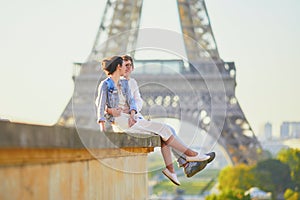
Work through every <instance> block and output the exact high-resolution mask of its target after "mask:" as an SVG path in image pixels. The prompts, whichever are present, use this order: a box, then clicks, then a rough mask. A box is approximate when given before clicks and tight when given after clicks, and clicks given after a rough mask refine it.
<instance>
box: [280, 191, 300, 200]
mask: <svg viewBox="0 0 300 200" xmlns="http://www.w3.org/2000/svg"><path fill="white" fill-rule="evenodd" d="M283 197H284V199H285V200H300V193H299V192H295V191H293V190H291V189H287V190H286V191H285V192H284V195H283Z"/></svg>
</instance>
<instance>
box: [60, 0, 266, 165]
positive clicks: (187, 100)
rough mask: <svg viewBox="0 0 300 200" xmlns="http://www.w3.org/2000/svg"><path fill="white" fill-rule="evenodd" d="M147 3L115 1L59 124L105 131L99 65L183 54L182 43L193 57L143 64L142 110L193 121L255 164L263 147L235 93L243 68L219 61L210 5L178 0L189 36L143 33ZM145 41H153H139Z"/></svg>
mask: <svg viewBox="0 0 300 200" xmlns="http://www.w3.org/2000/svg"><path fill="white" fill-rule="evenodd" d="M142 6H143V0H108V1H107V3H106V7H105V10H104V14H103V17H102V22H101V24H100V27H99V30H98V32H97V35H96V39H95V42H94V45H93V48H92V51H91V53H90V55H89V57H88V59H87V61H86V62H84V63H76V64H75V69H76V70H75V72H76V73H77V74H76V75H75V76H74V77H73V78H74V81H75V89H74V94H73V98H72V99H71V100H70V102H69V103H68V105H67V107H66V109H65V110H64V112H63V114H62V116H61V118H60V119H59V121H58V124H60V125H63V126H75V125H76V126H78V127H82V128H87V129H98V126H97V124H96V115H95V106H94V99H95V92H96V87H97V85H98V83H99V80H101V79H104V77H105V76H104V75H103V73H102V72H101V67H100V64H99V61H101V60H102V59H103V58H105V57H110V56H112V55H122V54H130V55H132V56H134V55H135V53H136V52H137V51H139V50H140V49H143V48H144V49H147V48H151V47H152V48H153V47H155V48H156V49H166V50H168V51H169V52H173V53H174V54H176V55H181V54H183V53H182V52H180V51H179V50H178V48H176V47H175V48H174V44H176V42H177V41H178V40H181V41H183V42H184V50H185V55H186V56H182V57H181V58H179V59H173V60H155V59H153V60H136V61H135V72H134V75H135V77H134V78H135V79H136V80H137V81H138V83H139V85H140V91H141V94H142V97H143V99H144V100H145V103H144V106H143V110H142V112H143V113H144V115H150V116H151V118H155V117H167V118H177V119H180V120H183V121H187V122H189V123H192V124H194V125H195V126H196V127H199V128H201V129H202V130H205V131H206V133H207V134H209V135H210V136H212V137H213V138H215V139H216V140H217V141H218V143H219V144H220V145H222V146H223V147H224V149H225V151H226V152H227V153H228V155H229V157H230V158H231V160H232V163H233V164H238V163H246V164H252V163H255V162H256V161H257V159H258V155H259V152H260V151H261V146H260V144H259V142H258V140H257V138H256V137H255V135H254V133H253V131H252V129H251V126H250V125H249V123H248V121H247V119H246V117H245V115H244V113H243V112H242V109H241V107H240V105H239V103H238V101H237V99H236V96H235V86H236V73H235V72H236V69H235V64H234V62H224V61H223V60H222V59H221V58H220V56H219V52H218V49H217V45H216V41H215V37H214V34H213V31H212V27H211V24H210V19H209V15H208V12H207V8H206V4H205V1H204V0H177V6H178V14H179V19H180V25H181V29H182V34H178V33H174V32H172V31H167V30H158V29H139V27H140V19H141V12H142ZM159 34H160V35H159ZM138 37H142V38H148V39H146V40H144V42H141V43H140V44H139V43H138V42H137V38H138ZM149 38H154V39H152V40H151V39H149ZM149 40H150V41H149ZM175 46H176V45H175ZM162 111H163V112H162Z"/></svg>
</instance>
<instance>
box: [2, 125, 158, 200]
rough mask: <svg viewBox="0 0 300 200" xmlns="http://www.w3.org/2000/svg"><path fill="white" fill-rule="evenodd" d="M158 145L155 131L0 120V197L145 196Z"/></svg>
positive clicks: (79, 197) (133, 197) (89, 197)
mask: <svg viewBox="0 0 300 200" xmlns="http://www.w3.org/2000/svg"><path fill="white" fill-rule="evenodd" d="M78 133H79V134H78ZM156 146H160V138H159V136H156V135H144V134H131V133H130V134H129V133H101V132H100V131H91V130H82V129H81V130H77V129H75V128H66V127H60V126H40V125H32V124H21V123H10V122H6V121H0V178H1V180H2V181H1V183H0V199H147V197H148V183H147V182H148V178H147V155H148V153H149V152H151V151H153V149H154V147H156Z"/></svg>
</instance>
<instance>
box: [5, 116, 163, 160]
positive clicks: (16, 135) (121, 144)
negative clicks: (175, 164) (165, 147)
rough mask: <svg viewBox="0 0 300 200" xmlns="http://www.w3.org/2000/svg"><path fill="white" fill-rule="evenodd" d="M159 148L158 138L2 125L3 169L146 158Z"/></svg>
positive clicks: (39, 126) (81, 130) (20, 124)
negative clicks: (98, 160) (106, 159)
mask: <svg viewBox="0 0 300 200" xmlns="http://www.w3.org/2000/svg"><path fill="white" fill-rule="evenodd" d="M157 146H160V137H159V136H157V135H154V134H150V135H149V134H147V135H146V134H136V133H135V134H133V133H113V132H110V133H103V132H100V131H94V130H84V129H80V130H77V129H75V128H67V127H61V126H41V125H33V124H22V123H11V122H8V121H0V165H15V164H42V163H58V162H76V161H83V160H93V159H103V158H113V157H124V156H136V155H138V154H139V155H143V154H144V155H146V154H147V153H149V152H152V151H153V150H154V147H157Z"/></svg>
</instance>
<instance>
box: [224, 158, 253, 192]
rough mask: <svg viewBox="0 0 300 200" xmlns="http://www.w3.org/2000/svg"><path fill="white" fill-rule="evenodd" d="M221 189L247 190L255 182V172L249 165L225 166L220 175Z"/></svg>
mask: <svg viewBox="0 0 300 200" xmlns="http://www.w3.org/2000/svg"><path fill="white" fill-rule="evenodd" d="M218 181H219V189H220V190H221V191H225V190H237V189H240V190H243V191H246V190H248V189H249V188H251V187H252V186H253V185H254V184H255V174H254V173H253V171H252V167H251V166H248V165H244V164H241V165H236V166H229V167H226V168H224V169H223V170H222V171H221V172H220V175H219V177H218Z"/></svg>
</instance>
